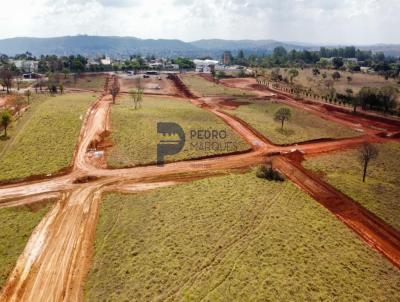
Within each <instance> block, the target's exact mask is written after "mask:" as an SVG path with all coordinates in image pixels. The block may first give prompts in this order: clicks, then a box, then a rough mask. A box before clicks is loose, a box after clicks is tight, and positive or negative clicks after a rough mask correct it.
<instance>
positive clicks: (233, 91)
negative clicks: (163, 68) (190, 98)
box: [180, 74, 254, 97]
mask: <svg viewBox="0 0 400 302" xmlns="http://www.w3.org/2000/svg"><path fill="white" fill-rule="evenodd" d="M180 77H181V79H182V81H183V83H184V84H185V85H186V86H187V87H188V88H189V89H190V91H192V92H193V93H194V94H196V95H198V96H237V97H240V96H243V97H248V96H254V94H253V93H251V92H248V91H245V90H241V89H238V88H229V87H225V86H223V85H221V84H216V83H213V82H210V81H208V80H206V79H204V78H202V77H201V76H199V75H193V74H183V75H180Z"/></svg>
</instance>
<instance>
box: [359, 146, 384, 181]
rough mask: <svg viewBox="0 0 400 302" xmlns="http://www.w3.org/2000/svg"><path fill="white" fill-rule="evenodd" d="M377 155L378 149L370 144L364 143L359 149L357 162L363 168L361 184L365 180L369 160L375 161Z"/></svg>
mask: <svg viewBox="0 0 400 302" xmlns="http://www.w3.org/2000/svg"><path fill="white" fill-rule="evenodd" d="M378 155H379V151H378V149H377V148H376V147H375V146H374V145H372V144H370V143H364V144H363V146H362V147H361V149H360V151H359V154H358V160H359V162H360V164H361V165H362V167H363V182H365V178H366V176H367V169H368V164H369V162H370V161H371V160H374V159H376V158H377V157H378Z"/></svg>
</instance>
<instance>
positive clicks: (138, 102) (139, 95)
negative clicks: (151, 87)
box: [129, 78, 144, 110]
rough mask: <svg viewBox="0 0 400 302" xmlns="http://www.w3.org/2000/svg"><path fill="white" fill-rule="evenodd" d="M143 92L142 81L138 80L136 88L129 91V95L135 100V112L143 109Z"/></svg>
mask: <svg viewBox="0 0 400 302" xmlns="http://www.w3.org/2000/svg"><path fill="white" fill-rule="evenodd" d="M143 91H144V89H143V88H142V84H141V80H140V78H137V80H136V88H135V89H131V90H129V95H130V96H131V97H132V99H133V104H134V106H135V110H136V109H138V108H139V107H142V100H143Z"/></svg>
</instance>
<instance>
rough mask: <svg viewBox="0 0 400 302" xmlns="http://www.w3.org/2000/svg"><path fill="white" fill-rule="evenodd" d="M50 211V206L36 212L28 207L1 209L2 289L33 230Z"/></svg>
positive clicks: (0, 260)
mask: <svg viewBox="0 0 400 302" xmlns="http://www.w3.org/2000/svg"><path fill="white" fill-rule="evenodd" d="M48 210H49V206H48V205H43V206H41V207H39V208H36V209H35V210H32V209H29V208H28V207H20V208H10V209H0V221H1V228H0V289H1V288H2V287H3V285H4V283H5V281H6V280H7V278H8V275H9V274H10V273H11V271H12V270H13V269H14V266H15V263H16V261H17V259H18V257H19V256H20V255H21V253H22V251H23V250H24V248H25V245H26V243H27V242H28V239H29V237H30V235H31V233H32V231H33V229H34V228H35V226H36V225H37V224H38V223H39V222H40V220H41V219H42V218H43V216H44V215H45V214H46V213H47V211H48Z"/></svg>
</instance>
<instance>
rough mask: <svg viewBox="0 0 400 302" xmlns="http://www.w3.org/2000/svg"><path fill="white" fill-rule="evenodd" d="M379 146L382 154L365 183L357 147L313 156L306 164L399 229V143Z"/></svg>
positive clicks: (371, 167) (370, 167) (370, 170)
mask: <svg viewBox="0 0 400 302" xmlns="http://www.w3.org/2000/svg"><path fill="white" fill-rule="evenodd" d="M377 147H378V148H379V150H380V154H379V157H378V158H377V160H375V161H373V162H371V163H370V166H369V169H368V176H367V180H366V183H363V182H362V173H363V172H362V167H361V165H360V163H359V162H358V159H357V155H358V151H357V150H352V151H346V152H340V153H336V154H329V155H324V156H322V157H318V158H311V159H309V160H307V161H306V162H305V167H306V168H309V169H312V170H314V171H317V172H320V173H323V175H324V177H325V178H326V179H327V181H328V182H329V183H330V184H332V185H333V186H334V187H336V188H338V189H339V190H340V191H342V192H343V193H345V194H347V195H349V196H350V197H352V198H353V199H354V200H356V201H357V202H359V203H360V204H362V205H363V206H365V207H366V208H367V209H369V210H370V211H371V212H373V213H375V214H376V215H378V216H379V217H380V218H382V219H383V220H385V221H386V222H388V223H389V224H391V225H392V226H394V227H395V228H397V229H398V230H400V203H399V200H400V190H399V188H400V167H399V164H398V156H399V152H400V144H399V143H390V144H382V145H377Z"/></svg>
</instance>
